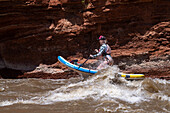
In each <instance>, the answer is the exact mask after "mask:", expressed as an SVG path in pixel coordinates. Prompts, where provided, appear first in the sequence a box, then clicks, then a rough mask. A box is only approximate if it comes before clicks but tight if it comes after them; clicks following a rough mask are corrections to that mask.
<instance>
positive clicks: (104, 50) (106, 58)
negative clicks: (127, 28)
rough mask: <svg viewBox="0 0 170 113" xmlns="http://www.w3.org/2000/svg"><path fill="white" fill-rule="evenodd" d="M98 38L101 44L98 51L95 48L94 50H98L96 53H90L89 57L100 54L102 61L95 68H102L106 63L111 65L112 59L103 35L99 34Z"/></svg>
mask: <svg viewBox="0 0 170 113" xmlns="http://www.w3.org/2000/svg"><path fill="white" fill-rule="evenodd" d="M98 40H99V43H100V45H101V46H100V49H99V51H98V50H96V52H98V53H97V54H95V55H90V57H91V58H96V57H99V56H102V59H103V62H102V63H101V64H100V65H99V66H98V67H97V70H99V69H103V68H104V67H105V66H106V65H107V64H108V65H113V59H112V57H111V55H110V54H111V48H110V46H109V45H108V44H107V40H106V38H105V37H104V36H100V37H99V39H98Z"/></svg>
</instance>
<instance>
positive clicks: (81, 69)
mask: <svg viewBox="0 0 170 113" xmlns="http://www.w3.org/2000/svg"><path fill="white" fill-rule="evenodd" d="M58 60H59V61H60V62H61V63H63V64H64V65H65V66H67V67H68V68H70V69H71V70H74V71H76V72H78V73H81V74H85V75H93V74H95V73H97V72H98V70H92V69H88V68H84V67H79V66H77V65H75V64H72V63H70V62H68V61H67V60H65V59H64V58H63V57H62V56H58ZM118 76H120V77H125V78H127V79H134V78H135V79H143V78H144V77H145V75H144V74H125V73H118Z"/></svg>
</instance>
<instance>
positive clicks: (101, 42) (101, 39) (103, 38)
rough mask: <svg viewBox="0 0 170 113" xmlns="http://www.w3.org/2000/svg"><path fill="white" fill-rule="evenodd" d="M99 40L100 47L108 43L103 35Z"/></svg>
mask: <svg viewBox="0 0 170 113" xmlns="http://www.w3.org/2000/svg"><path fill="white" fill-rule="evenodd" d="M98 40H99V43H100V45H102V44H104V43H107V40H106V37H104V36H102V35H101V36H100V37H99V39H98Z"/></svg>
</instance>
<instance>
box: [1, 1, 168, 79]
mask: <svg viewBox="0 0 170 113" xmlns="http://www.w3.org/2000/svg"><path fill="white" fill-rule="evenodd" d="M0 8H1V10H0V16H1V18H0V37H1V39H0V68H1V69H3V70H4V69H11V70H19V71H21V72H22V73H23V72H25V71H32V70H35V69H36V67H37V66H39V65H40V64H47V65H51V64H54V63H55V62H57V56H58V55H61V56H64V57H65V58H68V59H69V58H70V56H71V57H73V58H82V57H87V55H88V54H89V53H92V50H93V49H94V48H97V47H98V44H97V43H96V38H97V37H98V36H99V35H101V34H102V35H105V36H106V37H107V38H108V41H109V45H111V47H112V57H113V58H114V61H115V64H117V65H119V67H120V68H121V69H122V70H123V71H128V72H133V73H145V74H147V75H154V76H156V75H164V76H168V75H169V48H170V47H169V40H170V34H169V31H170V30H169V29H170V24H169V21H170V1H168V0H133V1H131V0H116V1H115V0H85V2H83V1H82V0H76V1H75V0H12V1H11V0H2V1H0ZM3 70H2V72H3ZM2 74H3V73H1V75H2ZM9 77H10V76H9Z"/></svg>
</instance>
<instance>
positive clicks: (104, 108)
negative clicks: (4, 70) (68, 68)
mask: <svg viewBox="0 0 170 113" xmlns="http://www.w3.org/2000/svg"><path fill="white" fill-rule="evenodd" d="M118 72H119V69H118V68H117V67H116V66H113V67H108V68H107V69H105V70H101V71H100V72H98V73H97V74H96V75H94V76H91V77H89V78H88V79H87V80H85V81H80V80H77V79H75V78H74V79H69V80H40V79H28V80H0V81H1V84H0V88H1V89H3V90H0V93H1V94H0V95H1V97H0V106H1V107H5V106H6V107H7V106H9V107H10V106H11V105H12V106H15V105H16V106H17V105H20V106H21V105H22V106H24V105H29V106H32V107H35V106H38V107H39V109H42V106H44V105H46V107H47V108H46V109H48V108H50V106H60V105H63V106H64V107H63V109H62V110H64V111H65V112H68V111H69V110H72V111H76V110H77V111H78V112H80V111H86V110H87V109H88V110H90V111H94V112H118V111H119V112H148V111H152V112H168V111H169V110H170V109H169V108H170V97H169V95H170V87H169V86H170V82H169V81H166V80H160V79H151V78H146V79H144V80H142V81H127V80H126V79H124V78H121V77H117V76H116V75H117V73H118ZM155 103H157V104H155ZM82 106H84V108H82ZM74 107H76V109H75V108H74ZM77 107H78V108H77ZM73 108H74V109H73ZM23 109H25V108H23ZM28 109H29V107H28ZM54 109H61V108H60V107H59V108H58V107H56V108H54ZM54 109H53V110H54ZM48 110H49V109H48Z"/></svg>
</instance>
